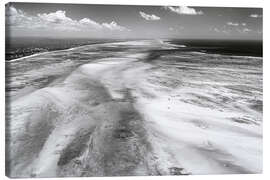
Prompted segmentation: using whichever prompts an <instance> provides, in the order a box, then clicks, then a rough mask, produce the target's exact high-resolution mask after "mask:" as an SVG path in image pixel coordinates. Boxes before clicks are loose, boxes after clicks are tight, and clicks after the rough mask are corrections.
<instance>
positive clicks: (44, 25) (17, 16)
mask: <svg viewBox="0 0 270 180" xmlns="http://www.w3.org/2000/svg"><path fill="white" fill-rule="evenodd" d="M7 8H8V9H6V25H8V26H14V28H24V29H43V30H55V31H84V32H88V31H98V30H103V31H130V30H129V29H128V28H126V27H124V26H120V25H118V24H117V23H116V22H115V21H112V22H111V23H107V22H104V23H98V22H96V21H94V20H92V19H90V18H82V19H80V20H74V19H72V18H70V17H67V16H66V11H62V10H57V11H56V12H50V13H42V14H37V15H36V16H33V15H28V14H26V13H25V12H23V11H22V10H18V9H16V8H15V7H13V6H10V7H7Z"/></svg>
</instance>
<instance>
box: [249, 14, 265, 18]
mask: <svg viewBox="0 0 270 180" xmlns="http://www.w3.org/2000/svg"><path fill="white" fill-rule="evenodd" d="M249 17H252V18H262V15H261V14H251V15H250V16H249Z"/></svg>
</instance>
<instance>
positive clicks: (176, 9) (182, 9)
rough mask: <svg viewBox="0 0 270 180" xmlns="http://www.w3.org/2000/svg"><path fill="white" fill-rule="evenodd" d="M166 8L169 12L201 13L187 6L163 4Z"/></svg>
mask: <svg viewBox="0 0 270 180" xmlns="http://www.w3.org/2000/svg"><path fill="white" fill-rule="evenodd" d="M164 8H165V9H167V10H170V11H171V12H174V13H177V14H185V15H202V14H203V12H202V11H196V9H194V8H190V7H187V6H178V7H177V6H165V7H164Z"/></svg>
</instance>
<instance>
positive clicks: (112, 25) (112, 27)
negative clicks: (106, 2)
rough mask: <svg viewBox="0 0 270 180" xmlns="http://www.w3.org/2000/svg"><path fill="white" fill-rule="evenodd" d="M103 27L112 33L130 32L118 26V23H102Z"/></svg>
mask: <svg viewBox="0 0 270 180" xmlns="http://www.w3.org/2000/svg"><path fill="white" fill-rule="evenodd" d="M102 27H106V28H108V29H110V30H112V31H130V30H129V29H127V28H125V27H123V26H120V25H118V24H117V23H116V22H114V21H112V22H111V23H102Z"/></svg>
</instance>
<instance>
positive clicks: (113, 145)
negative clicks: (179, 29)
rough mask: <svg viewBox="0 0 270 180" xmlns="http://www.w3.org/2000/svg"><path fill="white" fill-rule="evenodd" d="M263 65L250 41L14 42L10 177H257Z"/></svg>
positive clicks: (10, 55) (10, 51)
mask: <svg viewBox="0 0 270 180" xmlns="http://www.w3.org/2000/svg"><path fill="white" fill-rule="evenodd" d="M37 48H38V49H37ZM29 55H30V56H29ZM262 65H263V58H262V42H258V41H230V40H222V41H221V40H179V39H155V40H130V39H129V40H123V39H121V40H82V39H81V40H54V41H52V40H46V42H43V41H35V42H26V41H20V42H18V44H16V45H15V44H12V43H11V44H9V45H8V46H7V50H6V97H7V101H8V106H7V111H6V112H7V115H6V117H7V121H6V122H7V123H6V128H7V129H8V131H7V138H6V139H7V146H8V147H9V149H10V151H9V152H8V153H9V154H8V155H7V158H6V159H7V160H6V163H7V164H8V166H7V167H8V168H7V171H8V174H10V176H11V177H56V176H57V177H61V176H122V175H123V176H124V175H188V174H232V173H241V174H243V173H244V174H247V173H261V172H262V129H263V127H262V123H263V122H262V115H263V112H262V107H263V71H262V69H263V68H262ZM22 167H23V168H22Z"/></svg>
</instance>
